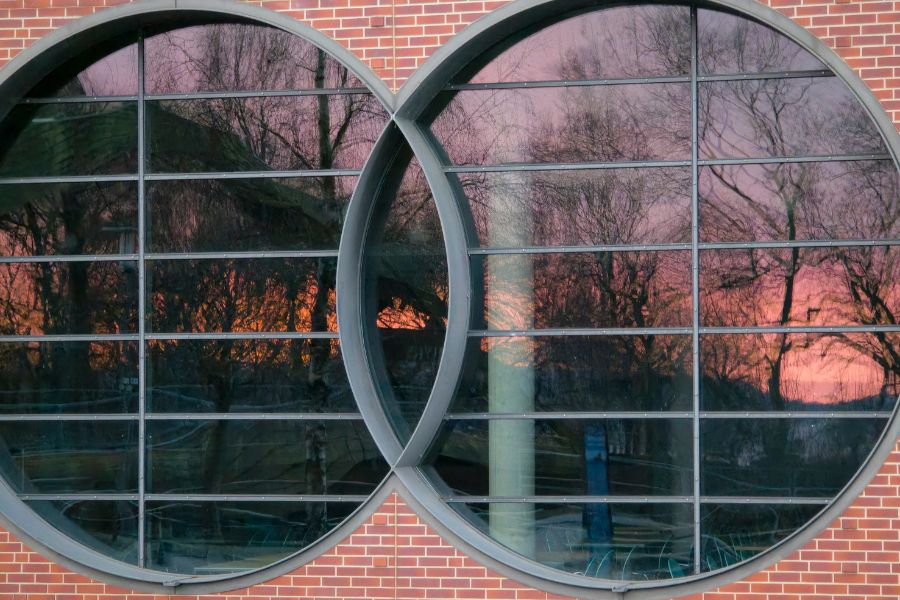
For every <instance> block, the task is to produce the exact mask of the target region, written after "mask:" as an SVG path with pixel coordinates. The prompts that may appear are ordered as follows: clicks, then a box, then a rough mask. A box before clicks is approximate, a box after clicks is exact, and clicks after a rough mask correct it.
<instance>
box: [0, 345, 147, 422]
mask: <svg viewBox="0 0 900 600" xmlns="http://www.w3.org/2000/svg"><path fill="white" fill-rule="evenodd" d="M137 386H138V361H137V349H136V348H135V345H134V344H133V343H128V342H45V343H37V342H30V343H3V344H0V412H2V413H8V414H58V413H134V412H137V408H138V403H137V396H138V394H137Z"/></svg>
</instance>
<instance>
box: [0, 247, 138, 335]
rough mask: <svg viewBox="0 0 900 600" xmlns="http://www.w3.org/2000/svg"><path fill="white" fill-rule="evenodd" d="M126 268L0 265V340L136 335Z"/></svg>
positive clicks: (133, 292)
mask: <svg viewBox="0 0 900 600" xmlns="http://www.w3.org/2000/svg"><path fill="white" fill-rule="evenodd" d="M137 300H138V298H137V265H136V264H135V263H132V262H121V263H120V262H95V263H91V262H57V263H52V262H45V263H7V264H0V335H41V334H49V333H57V334H62V333H81V334H84V333H123V332H133V331H136V330H137V326H136V323H135V319H136V318H137Z"/></svg>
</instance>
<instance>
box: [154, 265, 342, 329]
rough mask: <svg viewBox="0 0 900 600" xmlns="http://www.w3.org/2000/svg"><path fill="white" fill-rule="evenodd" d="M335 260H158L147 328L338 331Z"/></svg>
mask: <svg viewBox="0 0 900 600" xmlns="http://www.w3.org/2000/svg"><path fill="white" fill-rule="evenodd" d="M336 269H337V259H334V258H298V259H282V258H268V259H264V258H259V259H209V260H156V261H153V262H150V263H148V273H147V275H148V279H149V281H148V289H149V290H150V292H149V293H150V298H149V301H148V310H149V311H150V314H149V315H148V318H149V323H148V326H149V327H150V328H152V330H153V331H158V332H163V331H165V332H182V331H195V332H215V331H218V332H229V331H231V332H240V331H320V332H321V331H336V330H337V316H336V314H335V306H334V303H335V295H334V293H335V292H334V281H335V274H336Z"/></svg>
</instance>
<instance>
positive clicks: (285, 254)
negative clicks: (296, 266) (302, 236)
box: [144, 250, 338, 260]
mask: <svg viewBox="0 0 900 600" xmlns="http://www.w3.org/2000/svg"><path fill="white" fill-rule="evenodd" d="M337 255H338V251H337V250H284V251H260V252H252V251H251V252H172V253H165V252H153V253H147V254H145V255H144V257H145V258H146V259H147V260H208V259H223V258H225V259H230V258H236V259H241V258H337Z"/></svg>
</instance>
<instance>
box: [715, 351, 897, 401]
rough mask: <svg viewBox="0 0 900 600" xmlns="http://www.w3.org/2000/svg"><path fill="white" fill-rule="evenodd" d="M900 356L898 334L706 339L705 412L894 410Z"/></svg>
mask: <svg viewBox="0 0 900 600" xmlns="http://www.w3.org/2000/svg"><path fill="white" fill-rule="evenodd" d="M898 354H900V337H898V336H897V335H895V334H884V333H841V334H834V335H815V334H755V335H717V336H701V337H700V357H701V366H702V369H703V380H702V382H701V386H700V392H701V395H700V398H701V405H702V409H703V410H724V411H760V410H787V411H806V410H811V411H891V410H893V409H894V405H895V404H896V402H897V396H898V394H900V372H898V370H897V367H896V366H892V365H895V363H894V361H893V358H892V357H894V356H897V355H898Z"/></svg>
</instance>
